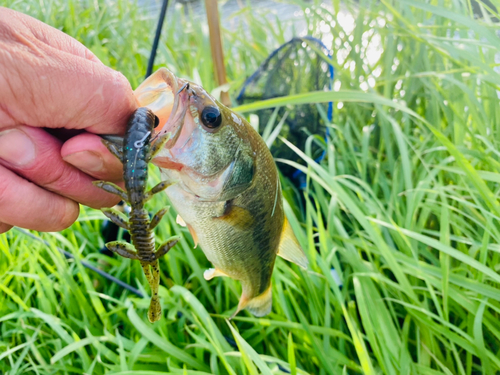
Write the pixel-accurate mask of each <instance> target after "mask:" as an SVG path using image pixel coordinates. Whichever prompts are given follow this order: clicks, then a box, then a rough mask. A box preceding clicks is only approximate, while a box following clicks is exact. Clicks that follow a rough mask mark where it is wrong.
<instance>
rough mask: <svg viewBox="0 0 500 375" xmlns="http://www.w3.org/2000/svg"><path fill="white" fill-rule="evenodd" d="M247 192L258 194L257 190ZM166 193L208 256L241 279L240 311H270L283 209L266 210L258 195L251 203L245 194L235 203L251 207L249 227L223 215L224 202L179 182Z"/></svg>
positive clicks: (217, 264)
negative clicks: (203, 196) (205, 197)
mask: <svg viewBox="0 0 500 375" xmlns="http://www.w3.org/2000/svg"><path fill="white" fill-rule="evenodd" d="M247 193H248V195H249V196H250V197H252V196H253V197H257V196H256V195H255V192H252V191H248V192H247ZM167 194H168V195H169V198H170V200H171V202H172V204H173V206H174V207H175V209H176V211H177V212H178V214H179V215H180V216H181V217H182V219H183V220H184V221H185V222H186V224H187V225H189V226H190V227H191V229H192V230H193V231H194V232H195V233H196V237H197V239H198V243H199V245H200V246H201V249H202V251H203V252H204V254H205V256H206V257H207V259H208V260H209V261H210V262H211V263H212V264H213V265H214V267H215V268H216V269H217V270H219V271H222V273H224V274H226V275H227V276H229V277H231V278H233V279H235V280H239V281H241V284H242V296H241V300H240V304H239V306H238V310H237V311H239V310H241V309H243V308H245V307H247V309H248V310H250V312H252V313H253V314H254V315H257V316H263V315H266V314H267V313H269V311H270V309H271V294H270V293H271V292H270V286H271V274H272V271H273V267H274V262H275V259H276V254H277V251H278V244H279V240H280V231H281V228H282V224H283V223H282V221H283V217H282V215H283V213H282V211H280V212H271V210H265V207H260V206H259V203H257V204H255V203H256V202H259V199H253V200H254V201H255V202H253V203H254V204H249V203H252V199H249V198H248V196H246V195H242V196H241V197H239V198H237V199H235V200H234V204H236V205H238V204H239V205H241V206H243V207H246V208H247V209H249V210H250V212H251V214H252V216H253V222H252V224H251V225H250V226H249V227H247V228H239V227H237V226H234V225H232V224H231V223H230V222H227V221H225V220H221V219H220V218H221V217H223V215H224V210H225V202H206V201H202V200H199V199H197V198H196V197H195V196H194V195H192V194H190V193H188V192H186V191H184V190H183V189H182V188H181V187H180V186H179V185H172V186H171V187H169V188H168V189H167ZM260 201H262V200H260ZM271 214H272V215H271ZM280 215H281V217H280ZM260 296H262V300H259V297H260ZM253 305H255V306H253ZM252 306H253V307H252Z"/></svg>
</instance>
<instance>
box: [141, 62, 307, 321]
mask: <svg viewBox="0 0 500 375" xmlns="http://www.w3.org/2000/svg"><path fill="white" fill-rule="evenodd" d="M181 87H182V88H181ZM179 88H181V90H180V92H178V93H177V95H178V97H177V98H176V101H175V103H174V102H173V100H172V96H171V93H172V92H173V93H176V92H177V90H178V89H179ZM162 90H163V92H164V94H162V93H161V91H162ZM136 95H137V96H138V100H139V102H140V104H141V105H144V106H149V107H150V108H151V109H152V110H153V111H155V105H156V106H157V103H158V102H159V101H162V102H163V103H165V102H168V99H167V100H166V99H165V97H166V96H167V95H168V97H169V98H170V103H172V104H170V107H171V110H170V111H168V110H166V111H165V109H164V108H163V109H162V110H163V111H164V113H167V114H168V116H169V119H168V121H167V122H166V124H165V125H164V127H163V130H162V132H170V133H171V134H172V142H170V143H169V144H168V145H167V147H165V148H164V149H163V150H162V151H160V153H159V154H158V156H157V157H156V158H155V159H153V163H154V164H156V165H158V166H159V167H160V168H161V171H162V175H163V177H164V178H165V179H167V180H169V181H172V182H176V183H174V184H173V185H171V186H170V187H169V188H168V189H167V190H166V192H167V194H168V196H169V198H170V200H171V202H172V205H173V206H174V207H175V209H176V210H177V212H178V214H179V216H180V218H181V219H179V220H178V222H180V223H181V224H183V225H186V226H187V227H188V228H189V231H190V232H191V234H192V236H193V238H194V240H195V242H196V243H199V244H200V246H201V248H202V250H203V252H204V253H205V255H206V256H207V258H208V260H209V261H210V262H211V263H212V264H213V265H214V268H213V269H210V270H207V271H206V272H205V278H206V279H207V280H209V279H211V278H212V277H215V276H229V277H231V278H233V279H236V280H240V281H241V284H242V296H241V298H240V302H239V305H238V309H237V310H236V312H235V314H236V313H237V312H238V311H240V310H241V309H243V308H246V309H248V310H249V311H250V312H251V313H253V314H254V315H256V316H263V315H266V314H268V313H269V312H270V310H271V307H272V294H271V275H272V271H273V267H274V262H275V259H276V255H281V256H282V257H284V258H285V259H288V260H291V261H293V262H295V263H297V264H299V265H301V266H303V267H307V258H306V257H305V255H304V253H303V251H302V249H301V248H300V246H299V244H298V242H297V240H296V239H295V236H294V235H293V232H292V231H291V229H290V226H289V225H288V223H287V221H286V218H285V215H284V211H283V197H282V194H281V187H280V182H279V176H278V171H277V169H276V165H275V163H274V160H273V158H272V155H271V153H270V152H269V149H268V148H267V146H266V144H265V142H264V141H263V140H262V138H261V137H260V135H259V134H258V133H257V132H256V131H255V130H254V129H253V128H252V127H251V126H250V125H249V124H248V122H247V121H245V119H243V118H242V117H240V116H239V115H237V114H236V113H234V112H232V111H231V110H229V109H228V108H226V107H225V106H223V105H222V104H220V103H219V102H217V101H216V100H215V99H213V98H212V97H211V96H210V95H208V93H207V92H206V91H205V90H204V89H203V88H201V87H200V86H198V85H196V84H193V83H191V82H187V81H184V80H181V79H176V78H175V77H174V76H173V74H172V73H170V72H169V71H167V70H166V69H160V70H159V71H157V72H156V73H155V74H154V75H153V76H151V77H150V78H149V79H148V80H147V81H145V82H144V83H143V84H142V85H141V86H140V87H139V88H138V89H137V90H136ZM167 105H168V104H167ZM172 107H173V108H172ZM156 109H158V107H156ZM168 112H171V113H168ZM157 115H158V112H157ZM159 117H160V116H159ZM162 122H163V123H165V118H162V117H160V126H161V125H162Z"/></svg>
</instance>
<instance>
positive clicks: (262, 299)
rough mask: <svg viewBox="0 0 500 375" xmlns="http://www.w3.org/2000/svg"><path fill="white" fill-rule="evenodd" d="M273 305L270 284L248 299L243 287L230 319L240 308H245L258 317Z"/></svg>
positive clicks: (267, 311) (268, 311)
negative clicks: (236, 306) (260, 292)
mask: <svg viewBox="0 0 500 375" xmlns="http://www.w3.org/2000/svg"><path fill="white" fill-rule="evenodd" d="M272 307H273V292H272V288H271V285H269V288H267V289H266V290H265V291H264V292H263V293H262V294H259V295H258V296H257V297H254V298H251V299H248V297H247V294H246V293H245V289H244V288H243V293H242V295H241V298H240V303H239V304H238V308H237V309H236V311H235V313H234V314H233V315H232V316H231V319H232V318H234V317H235V316H236V314H238V313H239V312H240V311H241V310H243V309H247V310H248V311H250V312H251V313H252V314H253V315H255V316H256V317H258V318H260V317H261V316H264V315H267V314H269V313H270V312H271V308H272Z"/></svg>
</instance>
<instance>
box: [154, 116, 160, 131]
mask: <svg viewBox="0 0 500 375" xmlns="http://www.w3.org/2000/svg"><path fill="white" fill-rule="evenodd" d="M158 125H160V119H159V118H158V116H156V115H155V124H154V127H155V128H157V127H158Z"/></svg>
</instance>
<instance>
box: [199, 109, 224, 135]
mask: <svg viewBox="0 0 500 375" xmlns="http://www.w3.org/2000/svg"><path fill="white" fill-rule="evenodd" d="M201 122H203V125H205V126H206V127H207V128H210V129H215V128H217V127H219V126H220V124H221V122H222V116H221V115H220V111H219V108H217V107H212V106H208V107H205V108H203V112H201Z"/></svg>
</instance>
